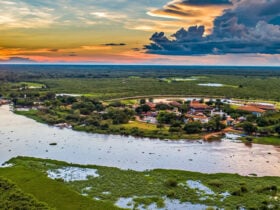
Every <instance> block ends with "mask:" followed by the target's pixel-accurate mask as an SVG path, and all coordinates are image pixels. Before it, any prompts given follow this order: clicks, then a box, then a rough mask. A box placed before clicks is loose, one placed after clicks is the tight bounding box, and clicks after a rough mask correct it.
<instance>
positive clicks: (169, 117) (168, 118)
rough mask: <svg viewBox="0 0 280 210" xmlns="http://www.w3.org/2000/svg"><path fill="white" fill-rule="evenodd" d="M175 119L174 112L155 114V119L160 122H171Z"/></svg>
mask: <svg viewBox="0 0 280 210" xmlns="http://www.w3.org/2000/svg"><path fill="white" fill-rule="evenodd" d="M176 120H177V116H176V114H175V113H168V112H163V111H162V112H160V113H159V114H158V116H157V121H158V122H159V123H162V124H171V123H172V122H174V121H176Z"/></svg>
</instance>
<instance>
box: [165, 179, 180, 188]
mask: <svg viewBox="0 0 280 210" xmlns="http://www.w3.org/2000/svg"><path fill="white" fill-rule="evenodd" d="M165 184H166V186H168V187H177V185H178V182H177V180H176V179H174V178H170V179H167V180H166V181H165Z"/></svg>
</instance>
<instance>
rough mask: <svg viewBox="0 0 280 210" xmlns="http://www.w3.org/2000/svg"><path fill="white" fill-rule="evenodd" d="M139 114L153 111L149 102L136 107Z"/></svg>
mask: <svg viewBox="0 0 280 210" xmlns="http://www.w3.org/2000/svg"><path fill="white" fill-rule="evenodd" d="M135 111H136V112H137V114H141V113H142V112H149V111H151V107H149V106H148V105H147V104H143V105H141V106H139V107H137V108H136V109H135Z"/></svg>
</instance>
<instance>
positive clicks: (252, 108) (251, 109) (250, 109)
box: [237, 105, 265, 113]
mask: <svg viewBox="0 0 280 210" xmlns="http://www.w3.org/2000/svg"><path fill="white" fill-rule="evenodd" d="M237 109H238V110H241V111H246V112H258V113H264V112H265V110H263V109H260V108H258V107H255V106H250V105H246V106H240V107H238V108H237Z"/></svg>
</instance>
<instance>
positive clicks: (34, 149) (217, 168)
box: [0, 106, 280, 176]
mask: <svg viewBox="0 0 280 210" xmlns="http://www.w3.org/2000/svg"><path fill="white" fill-rule="evenodd" d="M50 143H57V145H56V146H51V145H50ZM16 156H30V157H38V158H50V159H55V160H62V161H67V162H70V163H78V164H94V165H102V166H112V167H118V168H121V169H133V170H138V171H143V170H146V169H155V168H162V169H180V170H188V171H197V172H203V173H217V172H227V173H238V174H241V175H249V174H252V173H254V174H257V175H258V176H280V148H279V147H274V146H267V145H257V144H254V145H251V146H246V145H245V144H243V143H235V142H231V141H229V140H225V141H219V142H212V143H209V142H203V141H183V140H182V141H161V140H151V139H142V138H134V137H123V136H117V135H100V134H88V133H85V132H76V131H73V130H70V129H63V130H62V129H59V128H55V127H50V126H47V125H44V124H40V123H37V122H35V121H34V120H32V119H28V118H26V117H23V116H19V115H15V114H14V113H12V112H10V111H9V107H8V106H2V107H0V165H1V164H2V163H4V162H5V161H7V160H9V159H10V158H12V157H16Z"/></svg>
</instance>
